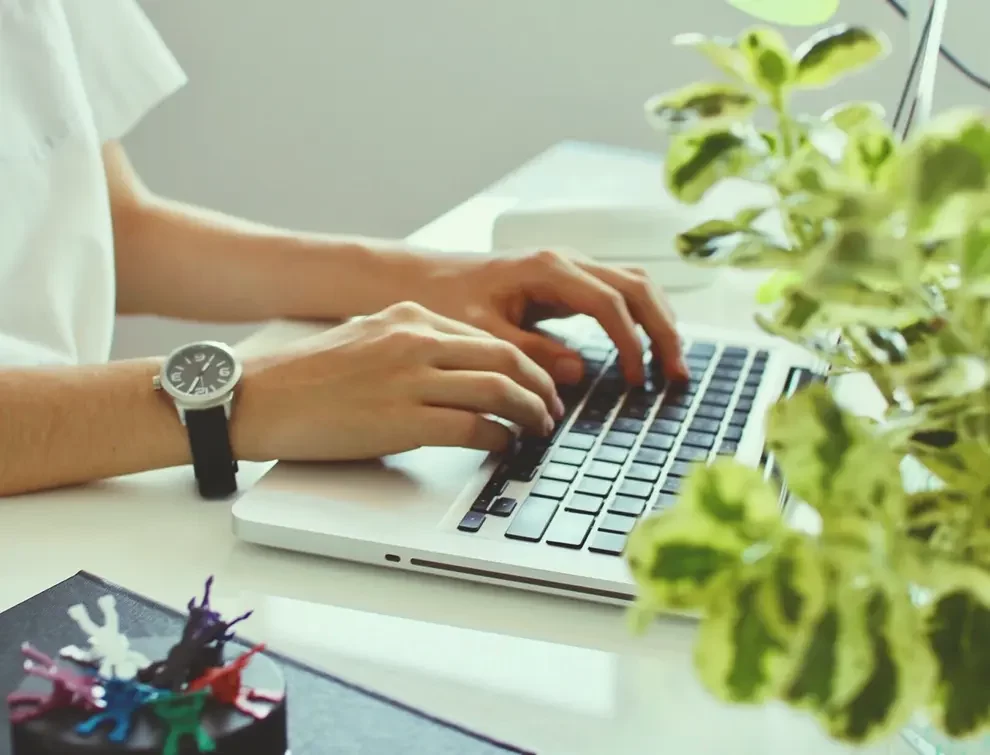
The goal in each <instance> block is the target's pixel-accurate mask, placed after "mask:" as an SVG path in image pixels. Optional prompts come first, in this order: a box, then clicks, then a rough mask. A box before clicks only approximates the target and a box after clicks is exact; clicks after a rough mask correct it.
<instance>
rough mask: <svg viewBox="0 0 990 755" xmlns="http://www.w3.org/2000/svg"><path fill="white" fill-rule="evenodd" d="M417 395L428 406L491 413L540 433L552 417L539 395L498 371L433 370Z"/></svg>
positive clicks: (547, 429) (551, 422) (548, 429)
mask: <svg viewBox="0 0 990 755" xmlns="http://www.w3.org/2000/svg"><path fill="white" fill-rule="evenodd" d="M417 395H418V397H419V400H420V401H422V402H423V403H424V404H428V405H429V406H440V407H446V408H448V409H464V410H465V411H471V412H475V413H476V414H493V415H495V416H496V417H501V418H502V419H506V420H508V421H509V422H514V423H516V424H517V425H519V426H520V427H522V428H525V429H526V430H528V431H530V432H532V433H535V434H536V435H540V436H547V435H550V434H551V433H552V432H553V427H554V420H553V417H551V416H550V412H549V411H547V407H546V405H545V404H544V403H543V401H541V400H540V397H539V396H537V395H536V394H535V393H533V392H532V391H528V390H526V389H525V388H523V387H522V386H521V385H519V384H518V383H516V382H515V381H514V380H512V379H511V378H509V377H506V376H505V375H502V374H500V373H498V372H469V371H460V370H435V371H434V372H433V374H431V375H430V376H429V377H427V379H426V380H425V381H424V382H423V384H422V385H420V386H419V389H418V392H417Z"/></svg>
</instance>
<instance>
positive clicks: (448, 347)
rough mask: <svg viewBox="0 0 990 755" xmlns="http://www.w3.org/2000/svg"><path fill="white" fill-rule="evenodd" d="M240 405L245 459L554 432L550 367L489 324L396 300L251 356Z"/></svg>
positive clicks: (354, 453)
mask: <svg viewBox="0 0 990 755" xmlns="http://www.w3.org/2000/svg"><path fill="white" fill-rule="evenodd" d="M235 401H236V404H235V408H234V412H233V415H232V426H231V436H232V442H233V445H234V453H235V454H236V455H237V458H240V459H245V460H257V461H262V460H264V461H267V460H271V459H282V460H287V461H331V460H344V459H348V460H350V459H369V458H378V457H380V456H384V455H387V454H393V453H399V452H401V451H408V450H412V449H415V448H419V447H422V446H460V447H466V448H477V449H483V450H491V451H499V450H502V449H504V448H505V447H506V445H507V444H508V443H509V442H510V441H511V439H512V432H511V430H510V429H509V428H508V427H506V426H505V425H504V424H502V423H500V422H497V421H495V420H493V419H491V418H489V417H487V416H485V415H493V416H495V417H499V418H502V419H504V420H508V421H509V422H512V423H515V424H516V425H518V426H519V427H521V428H522V429H524V430H526V431H528V432H530V433H535V434H538V435H548V434H550V433H551V432H552V429H553V425H554V422H555V421H556V420H558V419H560V418H561V416H562V415H563V405H562V404H561V403H560V399H559V398H558V396H557V393H556V388H555V386H554V384H553V381H552V380H551V378H550V376H549V375H548V374H547V373H546V372H545V371H544V370H543V369H542V368H541V367H539V366H538V365H537V364H536V363H535V362H534V361H533V360H532V359H530V358H529V357H528V356H526V355H525V354H524V353H523V352H522V351H521V350H520V349H519V348H518V347H516V346H514V345H512V344H511V343H509V342H507V341H503V340H500V339H497V338H495V337H493V336H491V335H489V334H488V333H486V332H485V331H483V330H480V329H478V328H474V327H472V326H470V325H465V324H463V323H460V322H457V321H455V320H451V319H448V318H446V317H443V316H441V315H437V314H434V313H433V312H430V311H429V310H427V309H424V308H423V307H422V306H420V305H418V304H412V303H402V304H396V305H393V306H391V307H388V308H387V309H385V310H383V311H382V312H379V313H378V314H375V315H371V316H369V317H366V318H363V319H360V320H355V321H352V322H348V323H346V324H344V325H340V326H338V327H336V328H333V329H331V330H328V331H326V332H324V333H321V334H319V335H318V336H315V337H311V338H307V339H304V340H302V341H299V342H297V343H294V344H292V345H291V347H290V348H288V349H286V350H285V351H282V352H279V353H277V354H273V355H268V356H264V357H259V358H254V359H249V360H247V361H246V363H245V365H244V377H243V378H242V382H241V387H240V389H239V392H238V397H237V399H235Z"/></svg>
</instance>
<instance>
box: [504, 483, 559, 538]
mask: <svg viewBox="0 0 990 755" xmlns="http://www.w3.org/2000/svg"><path fill="white" fill-rule="evenodd" d="M559 506H560V501H557V500H555V499H553V498H541V497H540V496H537V495H531V496H530V497H529V498H527V499H526V500H525V501H524V502H523V505H522V506H521V507H520V508H519V511H517V512H516V515H515V517H514V518H513V520H512V524H510V525H509V529H507V530H506V531H505V536H506V537H508V538H511V539H512V540H528V541H529V542H533V543H536V542H539V541H540V539H541V538H542V537H543V533H545V532H546V531H547V527H548V526H549V525H550V520H551V519H553V515H554V514H555V513H557V508H558V507H559Z"/></svg>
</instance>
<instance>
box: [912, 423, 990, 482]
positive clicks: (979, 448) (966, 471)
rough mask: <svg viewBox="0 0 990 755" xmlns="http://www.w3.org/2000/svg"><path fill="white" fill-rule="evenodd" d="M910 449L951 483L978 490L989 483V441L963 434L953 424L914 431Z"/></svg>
mask: <svg viewBox="0 0 990 755" xmlns="http://www.w3.org/2000/svg"><path fill="white" fill-rule="evenodd" d="M907 450H908V451H909V452H910V453H912V454H914V456H915V457H916V458H917V459H918V461H920V462H921V463H922V464H924V465H925V467H926V468H928V469H929V470H930V471H931V472H932V474H934V475H935V476H936V477H937V478H938V479H940V480H941V481H942V482H943V483H945V484H946V485H947V486H949V487H952V488H958V489H960V490H978V489H981V488H982V487H984V486H985V485H986V469H985V467H986V464H987V448H986V444H985V443H984V442H980V441H977V440H973V439H966V438H960V436H959V433H958V432H957V431H956V430H955V429H953V428H946V429H944V430H934V429H933V430H927V431H923V432H918V433H915V434H914V435H912V436H911V438H910V440H909V441H908V443H907Z"/></svg>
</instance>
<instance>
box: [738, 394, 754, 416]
mask: <svg viewBox="0 0 990 755" xmlns="http://www.w3.org/2000/svg"><path fill="white" fill-rule="evenodd" d="M752 409H753V399H751V398H741V399H739V400H738V401H737V402H736V411H737V412H745V413H746V414H749V413H750V412H751V411H752Z"/></svg>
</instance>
